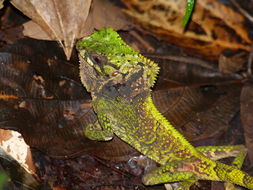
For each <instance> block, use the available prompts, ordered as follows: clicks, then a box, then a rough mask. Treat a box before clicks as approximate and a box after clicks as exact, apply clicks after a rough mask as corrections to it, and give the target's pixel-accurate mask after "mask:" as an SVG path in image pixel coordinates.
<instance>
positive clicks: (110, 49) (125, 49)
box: [77, 28, 137, 56]
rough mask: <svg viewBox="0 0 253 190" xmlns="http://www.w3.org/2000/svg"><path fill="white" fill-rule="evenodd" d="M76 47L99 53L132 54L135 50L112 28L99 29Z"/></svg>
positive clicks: (135, 53) (134, 53)
mask: <svg viewBox="0 0 253 190" xmlns="http://www.w3.org/2000/svg"><path fill="white" fill-rule="evenodd" d="M77 49H79V50H80V49H85V50H87V51H91V52H92V51H95V52H97V53H99V54H100V55H106V56H107V55H109V54H112V55H118V54H132V55H137V52H136V51H134V50H133V49H132V48H131V47H129V46H128V45H127V44H126V43H125V42H124V41H123V40H122V39H121V38H120V36H119V34H118V33H117V32H116V31H114V30H113V29H112V28H104V29H101V30H99V31H97V32H95V33H93V34H92V35H90V36H89V37H85V38H83V39H82V40H80V41H79V42H78V43H77Z"/></svg>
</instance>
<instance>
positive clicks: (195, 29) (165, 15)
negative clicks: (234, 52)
mask: <svg viewBox="0 0 253 190" xmlns="http://www.w3.org/2000/svg"><path fill="white" fill-rule="evenodd" d="M122 2H123V3H124V4H125V5H126V6H127V9H126V10H125V12H126V13H127V14H128V15H130V16H131V17H133V18H134V19H135V20H136V22H138V23H139V24H141V25H142V26H143V27H144V28H145V29H146V30H148V31H151V32H153V33H154V34H156V36H157V37H158V38H160V39H164V40H167V41H170V42H173V43H175V44H177V45H180V46H183V47H187V48H190V49H192V50H195V53H196V52H197V53H198V54H200V53H201V54H204V55H206V56H208V57H209V58H212V59H215V58H217V57H218V56H219V54H220V52H221V51H222V50H223V49H226V48H230V49H244V50H247V51H249V50H250V43H252V40H251V39H250V38H249V32H248V29H247V28H246V27H245V25H244V22H245V20H246V19H245V18H244V17H243V16H242V15H241V14H240V13H239V12H237V11H236V10H235V9H232V8H231V7H229V6H228V5H225V4H222V3H221V2H220V1H218V0H201V1H196V6H195V9H194V10H195V11H194V13H193V15H192V19H191V22H190V23H189V27H188V28H187V30H185V29H184V28H183V27H182V25H181V23H182V19H183V15H184V9H185V0H178V1H176V0H170V1H169V0H148V1H141V0H122Z"/></svg>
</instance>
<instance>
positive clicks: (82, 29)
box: [11, 0, 129, 59]
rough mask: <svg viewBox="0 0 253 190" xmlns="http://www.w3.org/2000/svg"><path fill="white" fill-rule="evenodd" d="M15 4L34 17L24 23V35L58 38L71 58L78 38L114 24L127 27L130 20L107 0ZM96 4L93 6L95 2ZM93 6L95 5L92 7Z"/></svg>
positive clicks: (20, 0)
mask: <svg viewBox="0 0 253 190" xmlns="http://www.w3.org/2000/svg"><path fill="white" fill-rule="evenodd" d="M11 2H12V4H13V5H14V6H16V7H17V8H18V9H19V10H21V11H22V12H23V13H24V14H25V15H27V16H28V17H30V18H31V19H32V21H29V22H27V23H25V24H24V35H25V36H29V37H32V38H36V39H43V40H57V41H58V42H59V43H60V44H61V45H62V47H63V49H64V52H65V54H66V56H67V59H69V58H70V56H71V52H72V49H73V46H74V43H75V40H76V39H79V38H81V37H84V36H87V35H89V34H91V33H92V32H94V30H95V29H100V28H103V27H113V28H114V29H116V30H117V29H123V28H125V27H126V26H127V25H129V22H128V21H127V19H126V17H125V15H124V14H123V13H122V12H121V11H120V9H119V8H118V7H116V6H114V5H113V4H112V3H110V2H108V1H103V0H94V1H92V4H91V0H78V1H75V3H73V1H71V0H63V1H62V0H46V1H43V2H42V1H31V0H24V1H23V0H12V1H11ZM91 5H92V6H91ZM90 6H91V8H90Z"/></svg>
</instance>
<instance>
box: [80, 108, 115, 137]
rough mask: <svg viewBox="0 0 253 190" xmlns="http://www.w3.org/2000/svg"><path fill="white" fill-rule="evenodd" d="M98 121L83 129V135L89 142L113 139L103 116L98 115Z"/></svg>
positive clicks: (110, 129) (108, 124)
mask: <svg viewBox="0 0 253 190" xmlns="http://www.w3.org/2000/svg"><path fill="white" fill-rule="evenodd" d="M97 115H98V120H97V121H96V122H95V123H93V124H90V125H88V126H86V127H85V130H84V135H85V136H86V137H87V138H88V139H90V140H96V141H109V140H111V139H112V138H113V132H112V128H111V125H110V123H109V120H108V119H107V117H106V116H105V115H103V114H100V113H98V114H97Z"/></svg>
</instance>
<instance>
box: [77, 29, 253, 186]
mask: <svg viewBox="0 0 253 190" xmlns="http://www.w3.org/2000/svg"><path fill="white" fill-rule="evenodd" d="M77 49H78V51H79V59H80V77H81V81H82V83H83V85H84V86H85V87H86V89H87V90H88V91H89V92H90V93H91V95H92V105H93V109H94V111H95V112H96V114H97V116H98V122H96V123H94V124H92V125H89V126H85V131H84V133H85V136H86V137H87V138H89V139H91V140H99V141H106V140H110V139H112V138H113V135H116V136H118V137H119V138H120V139H122V140H123V141H125V142H126V143H128V144H129V145H131V146H132V147H134V148H135V149H137V150H138V151H140V152H141V153H142V154H144V155H146V156H147V157H149V158H151V159H153V160H154V161H156V162H157V163H159V164H161V167H159V168H157V169H155V170H154V171H152V172H150V173H148V174H146V175H145V176H144V177H143V183H144V184H146V185H154V184H159V183H170V182H177V183H178V184H177V189H178V190H179V189H184V190H185V189H189V188H190V186H191V185H192V184H193V183H195V182H197V181H198V180H200V179H202V180H214V181H226V182H229V183H233V184H238V185H240V186H244V187H246V188H248V189H253V178H252V177H251V176H249V175H248V174H247V173H245V172H243V171H242V170H240V168H241V165H242V163H243V161H244V157H245V155H246V148H245V147H244V146H243V145H234V146H218V147H217V146H207V147H204V146H203V147H196V148H195V147H193V146H192V145H191V144H190V143H189V142H188V141H187V140H186V139H185V138H184V137H183V136H182V135H181V134H180V133H179V132H178V131H177V130H176V129H175V128H174V127H173V126H172V125H171V124H170V122H169V121H168V120H167V119H166V118H165V117H164V116H163V115H162V114H161V113H160V112H159V111H158V110H157V109H156V107H155V105H154V104H153V101H152V98H151V87H152V86H153V84H154V82H155V79H156V76H157V74H158V71H159V67H158V65H157V64H156V63H154V62H153V61H151V60H149V59H147V58H145V57H143V56H142V55H140V54H139V53H137V52H136V51H134V50H133V49H132V48H131V47H130V46H128V45H127V44H126V43H125V42H124V41H123V40H122V39H121V38H120V36H119V35H118V34H117V32H115V31H114V30H113V29H111V28H105V29H102V30H99V31H97V32H95V33H94V34H92V35H91V36H89V37H86V38H83V39H82V40H80V41H79V42H78V43H77ZM230 156H233V157H236V159H235V160H234V162H233V165H232V166H229V165H226V164H223V163H220V162H218V161H217V160H218V159H221V158H226V157H230Z"/></svg>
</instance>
